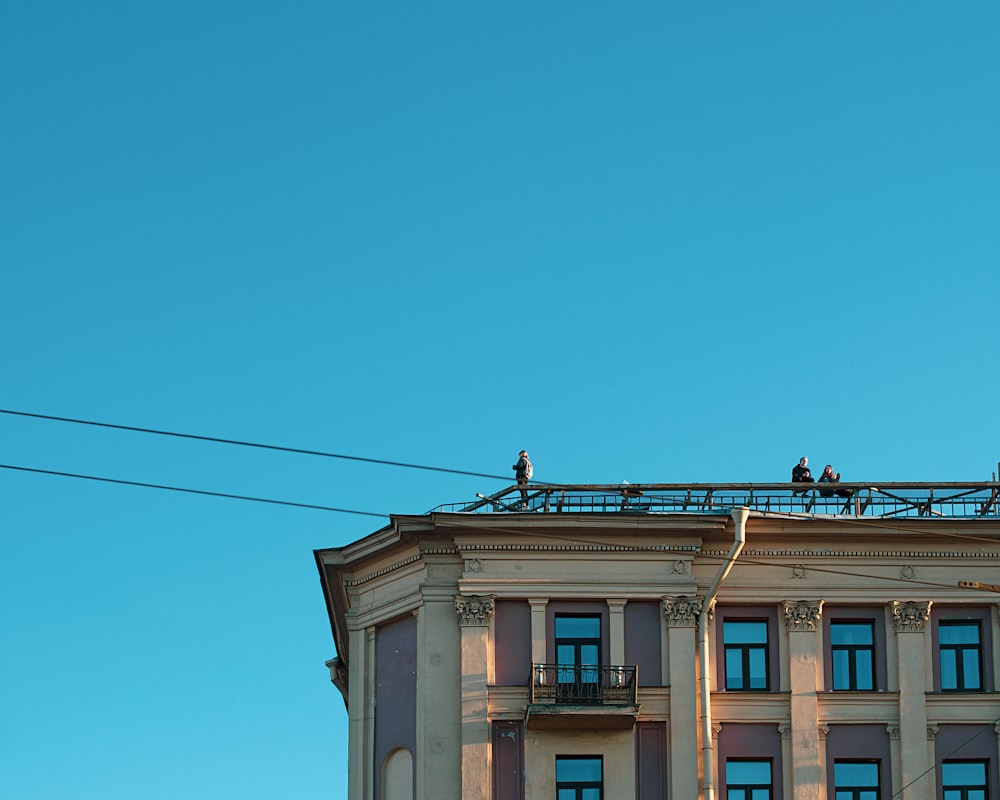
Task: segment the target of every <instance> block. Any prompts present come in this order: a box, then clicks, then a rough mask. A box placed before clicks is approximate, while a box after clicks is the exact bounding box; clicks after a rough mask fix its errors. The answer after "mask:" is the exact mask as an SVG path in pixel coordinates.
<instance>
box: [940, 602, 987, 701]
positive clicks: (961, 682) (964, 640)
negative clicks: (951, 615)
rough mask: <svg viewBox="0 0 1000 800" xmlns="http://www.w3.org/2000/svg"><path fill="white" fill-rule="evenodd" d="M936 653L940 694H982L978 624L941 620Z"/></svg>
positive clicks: (981, 663) (981, 651) (980, 640)
mask: <svg viewBox="0 0 1000 800" xmlns="http://www.w3.org/2000/svg"><path fill="white" fill-rule="evenodd" d="M938 650H939V655H940V658H941V691H943V692H979V691H982V687H983V683H982V674H983V648H982V637H981V636H980V630H979V622H978V621H975V620H974V621H968V620H945V619H943V620H941V622H940V623H939V624H938Z"/></svg>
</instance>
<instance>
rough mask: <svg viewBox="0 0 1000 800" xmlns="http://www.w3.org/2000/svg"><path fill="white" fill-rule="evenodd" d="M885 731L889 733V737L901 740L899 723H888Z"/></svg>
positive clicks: (893, 739)
mask: <svg viewBox="0 0 1000 800" xmlns="http://www.w3.org/2000/svg"><path fill="white" fill-rule="evenodd" d="M885 732H886V733H888V734H889V738H890V739H891V740H892V741H899V726H898V725H886V726H885Z"/></svg>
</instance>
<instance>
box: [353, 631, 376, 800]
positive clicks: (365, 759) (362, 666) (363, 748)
mask: <svg viewBox="0 0 1000 800" xmlns="http://www.w3.org/2000/svg"><path fill="white" fill-rule="evenodd" d="M348 635H349V636H350V654H351V663H350V670H349V673H348V689H347V697H348V700H347V709H348V711H347V716H348V730H349V735H348V737H347V741H348V747H347V774H348V787H349V791H350V793H349V795H348V800H370V798H371V797H372V795H373V793H374V791H375V786H374V772H373V769H374V766H373V759H374V755H375V685H374V684H375V652H374V651H375V628H374V627H371V628H355V629H352V630H351V631H350V633H349V634H348Z"/></svg>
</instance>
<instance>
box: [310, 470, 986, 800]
mask: <svg viewBox="0 0 1000 800" xmlns="http://www.w3.org/2000/svg"><path fill="white" fill-rule="evenodd" d="M970 487H971V488H970ZM764 488H765V489H766V487H764ZM928 490H929V491H930V499H928V497H927V493H928ZM800 491H801V490H800ZM958 491H959V490H958V489H957V488H956V489H955V493H956V496H957V493H958ZM962 491H964V492H965V494H964V495H963V498H968V500H967V501H966V500H965V499H963V500H962V501H961V502H958V501H956V502H955V503H953V504H951V505H949V504H947V503H946V502H945V501H944V499H943V498H942V489H941V488H940V487H938V488H937V490H936V494H935V489H933V488H930V487H928V486H927V485H923V484H920V485H911V486H910V487H909V488H907V487H905V486H902V485H895V486H892V488H891V491H890V490H889V489H886V488H885V487H883V488H882V490H881V491H880V490H874V489H871V488H864V487H853V491H851V492H848V494H847V495H844V496H839V497H836V498H834V499H831V498H829V497H828V496H825V495H820V494H818V493H814V490H810V491H809V492H808V493H807V494H806V495H805V496H803V495H801V494H798V495H796V494H792V492H791V490H790V488H789V487H787V486H776V487H773V489H772V491H771V492H770V493H768V492H766V491H764V489H762V488H761V487H760V486H755V487H742V488H740V487H734V486H728V487H715V488H714V489H712V488H711V487H705V486H704V485H700V486H698V487H676V486H670V487H629V492H628V493H627V494H626V493H625V492H623V491H621V490H620V489H616V488H614V487H586V488H585V489H584V488H580V487H559V488H557V489H553V488H551V487H550V488H547V489H545V490H539V491H537V492H536V493H535V494H534V495H533V496H532V498H531V502H530V504H529V510H527V511H522V510H520V509H518V510H513V508H514V507H513V506H508V505H507V504H506V503H505V501H504V499H503V495H502V494H501V495H498V496H496V497H494V498H488V499H486V500H485V501H484V502H479V503H474V504H469V505H465V506H458V507H442V508H441V509H438V510H435V511H433V512H430V513H428V514H426V515H419V516H395V517H393V518H392V521H391V524H389V525H388V526H387V527H385V528H383V529H381V530H379V531H376V532H374V533H372V534H371V535H369V536H367V537H365V538H363V539H361V540H359V541H356V542H354V543H352V544H350V545H347V546H346V547H340V548H333V549H329V550H319V551H317V552H316V560H317V564H318V566H319V571H320V576H321V582H322V586H323V591H324V593H325V596H326V601H327V607H328V610H329V613H330V618H331V623H332V628H333V634H334V640H335V646H336V651H337V656H336V657H335V658H334V659H332V660H331V661H330V662H329V667H330V670H331V676H332V678H333V681H334V683H335V684H336V686H337V687H338V688H339V690H340V691H341V692H342V693H343V696H344V700H345V703H346V705H347V709H348V718H349V723H348V724H349V748H350V752H349V776H348V796H349V798H350V800H414V799H416V800H474V799H477V798H482V800H622V798H636V799H637V800H653V799H654V798H657V799H659V798H670V799H671V800H695V798H703V800H715V798H720V800H721V799H723V798H724V799H725V800H812V799H814V798H815V799H816V800H818V799H819V798H830V800H890V798H903V799H904V800H988V799H991V800H1000V775H998V763H1000V757H998V734H1000V693H998V692H997V686H998V665H1000V627H998V626H1000V605H998V600H1000V593H998V591H996V590H997V588H998V587H996V586H993V585H992V584H994V583H1000V570H998V566H1000V518H998V516H997V508H996V498H997V487H996V485H995V484H976V485H971V484H970V485H969V487H966V488H965V489H963V490H962ZM685 492H686V493H685ZM873 492H878V493H880V494H882V495H887V496H889V497H891V498H892V503H896V501H899V502H901V503H904V507H903V508H902V510H900V508H899V507H898V506H896V505H891V506H890V504H889V501H888V500H886V499H885V497H883V498H881V499H880V498H878V497H877V495H873V494H872V493H873ZM706 493H707V494H706ZM873 497H874V498H875V499H873ZM882 501H884V502H882ZM906 504H908V505H906ZM741 508H746V509H747V510H746V511H741V510H740V509H741ZM963 582H965V583H966V584H970V583H971V584H976V586H970V585H964V586H963V585H961V584H962V583H963Z"/></svg>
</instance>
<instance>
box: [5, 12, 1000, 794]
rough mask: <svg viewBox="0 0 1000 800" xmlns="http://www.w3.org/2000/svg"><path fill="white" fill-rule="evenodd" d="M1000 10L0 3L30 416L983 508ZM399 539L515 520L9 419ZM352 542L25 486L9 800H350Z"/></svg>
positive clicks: (10, 584)
mask: <svg viewBox="0 0 1000 800" xmlns="http://www.w3.org/2000/svg"><path fill="white" fill-rule="evenodd" d="M998 38H1000V5H998V4H996V3H994V2H985V1H980V0H970V1H968V2H959V3H942V2H934V3H927V2H883V3H874V4H873V3H860V2H848V3H800V2H794V3H791V2H789V3H766V2H765V3H729V4H721V5H720V4H717V3H716V4H705V3H693V2H683V3H664V2H657V3H636V4H624V5H621V4H609V3H592V2H582V3H580V2H575V3H567V2H550V3H538V2H533V3H517V2H515V3H504V4H495V3H494V4H490V3H469V2H430V3H335V2H322V3H321V2H312V1H311V0H304V2H300V3H294V4H287V3H275V2H266V1H264V0H260V1H257V2H240V3H235V2H225V1H224V0H199V2H197V3H195V2H189V1H185V0H176V1H175V2H170V3H131V2H104V1H103V0H98V1H97V2H96V3H84V4H82V3H69V2H60V1H59V0H53V1H52V2H45V1H44V0H42V1H41V2H30V3H7V4H5V5H4V7H3V8H2V10H0V74H2V75H3V76H4V80H3V81H2V83H0V105H2V112H0V136H2V147H0V266H2V275H3V281H2V287H0V375H2V382H0V407H3V408H8V409H17V410H24V411H32V412H38V413H43V414H56V415H62V416H70V417H82V418H84V419H94V420H104V421H109V422H117V423H122V424H127V425H138V426H148V427H156V428H165V429H169V430H178V431H188V432H192V433H198V434H205V435H211V436H220V437H229V438H237V439H252V440H256V441H263V442H272V443H275V444H284V445H289V446H293V447H303V448H313V449H319V450H330V451H334V452H338V453H348V454H355V455H360V456H369V457H374V458H384V459H391V460H398V461H407V462H416V463H422V464H431V465H437V466H443V467H454V468H459V469H468V470H473V471H477V472H487V473H499V474H500V475H512V474H513V473H512V472H511V470H510V465H511V464H512V463H513V462H514V459H515V457H516V454H517V451H518V450H519V449H520V448H522V447H526V448H528V449H529V451H530V452H531V455H532V458H533V460H534V463H535V477H536V478H537V479H539V480H546V481H555V482H613V483H618V482H620V481H622V480H625V479H627V480H629V481H631V482H633V483H635V482H674V481H678V482H679V481H742V480H752V481H774V480H784V479H786V478H787V476H788V474H789V470H790V468H791V466H792V465H793V464H794V463H795V462H796V460H797V459H798V458H799V456H801V455H808V456H810V458H811V460H812V462H813V464H814V465H817V466H820V465H822V464H823V463H826V462H831V463H833V464H834V465H835V467H836V468H837V469H838V470H840V471H842V472H843V473H844V478H845V480H846V479H857V480H872V481H889V480H939V481H946V480H987V479H989V478H990V473H991V472H992V471H993V470H995V469H996V463H997V461H998V459H1000V447H998V445H997V435H996V419H997V414H996V409H997V397H998V390H1000V379H998V371H997V327H998V326H997V317H998V314H997V305H998V299H1000V297H998V295H1000V292H998V278H997V274H998V266H1000V263H998V262H1000V224H998V223H1000V189H998V187H1000V147H998V142H1000V48H998V47H997V41H998ZM0 450H2V455H0V462H2V463H5V464H12V465H20V466H29V467H37V468H43V469H52V470H63V471H69V472H80V473H87V474H94V475H102V476H108V477H115V478H123V479H128V480H137V481H146V482H151V483H166V484H174V485H180V486H189V487H193V488H200V489H207V490H214V491H221V492H234V493H239V494H248V495H260V496H265V497H274V498H281V499H287V500H295V501H300V502H306V503H317V504H322V505H330V506H338V507H346V508H353V509H359V510H365V511H372V512H377V513H389V512H401V513H413V512H423V511H425V510H427V509H429V508H430V507H432V506H434V505H437V504H439V503H442V502H451V501H460V500H464V499H468V498H470V497H472V496H473V495H474V494H475V492H477V491H491V490H497V489H499V488H502V487H503V486H504V485H506V484H505V482H504V481H490V480H487V479H470V478H459V477H454V476H448V475H442V474H435V473H430V472H418V471H411V470H403V469H393V468H387V467H378V466H371V465H359V464H352V463H347V462H338V461H329V460H322V459H316V458H307V457H300V456H291V455H282V454H275V453H266V452H258V451H246V450H239V449H235V448H225V447H222V446H217V445H207V444H195V443H190V442H181V441H172V440H165V439H155V438H150V437H143V436H140V435H138V434H127V433H116V432H110V431H102V430H95V429H86V428H81V427H76V426H70V425H65V424H60V423H54V422H41V421H33V420H27V419H19V418H13V417H10V416H4V415H0ZM379 526H380V522H379V520H378V519H375V518H364V517H353V516H347V515H338V514H331V513H324V512H319V511H304V510H293V509H283V508H278V507H271V506H262V505H256V504H251V503H244V502H237V501H228V500H220V499H212V498H204V497H192V496H185V495H179V494H172V493H166V492H158V491H154V490H145V489H135V488H124V487H117V486H110V485H102V484H94V483H88V482H84V481H80V480H72V479H64V478H55V477H44V476H39V475H31V474H24V473H16V472H11V471H9V470H0V532H2V537H3V545H4V550H3V557H2V558H0V619H2V631H0V794H2V795H3V796H5V797H11V798H32V800H55V798H63V797H66V796H73V797H74V798H78V799H79V800H133V798H135V797H138V796H141V797H143V798H145V800H176V798H185V800H218V799H219V798H240V800H259V799H262V798H275V797H282V798H286V797H291V798H302V799H305V798H326V799H327V800H339V799H340V798H344V797H346V758H345V753H346V742H347V715H346V712H345V710H344V706H343V703H342V701H341V699H340V696H339V694H338V693H337V692H336V691H335V690H334V689H333V687H332V686H331V685H330V684H329V683H328V675H327V673H326V670H325V668H324V666H323V662H324V661H325V660H326V659H328V658H330V657H331V656H332V655H334V649H333V641H332V637H331V634H330V630H329V625H328V622H327V619H326V612H325V608H324V604H323V598H322V595H321V593H320V589H319V585H318V579H317V575H316V570H315V566H314V564H313V558H312V550H313V549H314V548H320V547H332V546H337V545H342V544H346V543H347V542H349V541H352V540H354V539H356V538H359V537H360V536H363V535H365V534H366V533H369V532H371V531H373V530H375V529H376V528H378V527H379Z"/></svg>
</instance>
